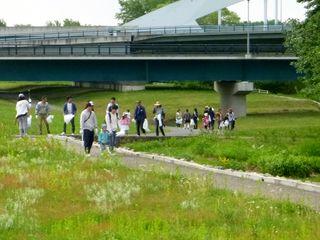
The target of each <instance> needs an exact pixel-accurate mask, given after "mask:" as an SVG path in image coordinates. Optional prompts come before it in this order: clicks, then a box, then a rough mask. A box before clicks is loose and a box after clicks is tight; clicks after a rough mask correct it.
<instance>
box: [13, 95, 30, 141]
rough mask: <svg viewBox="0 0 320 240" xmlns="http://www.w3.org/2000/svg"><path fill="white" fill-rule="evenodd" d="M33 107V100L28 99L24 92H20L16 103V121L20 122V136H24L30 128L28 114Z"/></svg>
mask: <svg viewBox="0 0 320 240" xmlns="http://www.w3.org/2000/svg"><path fill="white" fill-rule="evenodd" d="M30 108H31V102H28V101H27V100H26V97H25V96H24V94H22V93H20V94H19V96H18V101H17V104H16V112H17V114H16V121H18V124H19V131H20V136H21V137H24V136H26V135H27V130H28V115H29V111H30Z"/></svg>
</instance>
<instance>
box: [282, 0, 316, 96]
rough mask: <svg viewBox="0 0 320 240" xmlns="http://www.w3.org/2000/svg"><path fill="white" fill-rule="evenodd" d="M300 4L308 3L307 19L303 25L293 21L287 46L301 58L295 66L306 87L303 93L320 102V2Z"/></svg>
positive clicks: (308, 1)
mask: <svg viewBox="0 0 320 240" xmlns="http://www.w3.org/2000/svg"><path fill="white" fill-rule="evenodd" d="M298 2H301V3H308V5H307V9H308V13H307V19H306V20H305V21H304V22H302V23H300V22H298V21H296V20H292V21H291V23H292V25H293V30H292V31H291V32H290V33H289V34H288V37H287V41H286V45H287V46H288V47H289V49H290V50H293V51H294V52H295V54H296V56H297V57H299V59H298V61H297V62H296V63H294V65H295V67H296V68H297V71H298V72H299V73H301V74H302V77H301V79H302V80H303V81H304V83H305V85H306V86H305V88H304V89H303V90H302V92H303V93H304V94H305V95H306V96H308V97H311V98H313V99H315V100H320V32H319V29H320V1H319V0H298Z"/></svg>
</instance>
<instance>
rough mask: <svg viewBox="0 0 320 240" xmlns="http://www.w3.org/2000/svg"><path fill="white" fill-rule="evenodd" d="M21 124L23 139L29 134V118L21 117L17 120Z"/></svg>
mask: <svg viewBox="0 0 320 240" xmlns="http://www.w3.org/2000/svg"><path fill="white" fill-rule="evenodd" d="M17 120H18V123H19V130H20V136H21V137H23V136H25V135H26V134H27V129H28V116H27V115H25V116H20V117H18V118H17Z"/></svg>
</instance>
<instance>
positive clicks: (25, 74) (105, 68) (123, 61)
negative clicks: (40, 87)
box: [0, 56, 298, 83]
mask: <svg viewBox="0 0 320 240" xmlns="http://www.w3.org/2000/svg"><path fill="white" fill-rule="evenodd" d="M293 60H294V58H289V57H264V58H263V57H260V58H258V57H257V58H251V59H246V58H244V57H212V58H210V57H207V58H206V57H203V58H201V57H192V58H191V57H189V58H188V57H185V58H184V57H182V56H179V57H149V58H148V57H145V58H143V57H141V58H137V57H114V58H94V57H91V58H90V57H87V58H2V59H0V81H74V82H112V83H116V82H163V81H293V80H296V79H297V77H298V76H297V73H296V71H295V69H294V67H293V66H292V65H291V62H292V61H293Z"/></svg>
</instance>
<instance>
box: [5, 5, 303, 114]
mask: <svg viewBox="0 0 320 240" xmlns="http://www.w3.org/2000/svg"><path fill="white" fill-rule="evenodd" d="M201 1H202V2H206V1H207V0H201ZM201 1H199V2H201ZM217 1H220V2H221V0H217ZM178 2H183V3H184V4H187V2H186V0H180V1H178ZM229 2H230V1H229ZM231 2H234V1H232V0H231ZM164 8H166V7H164ZM160 10H161V9H160ZM160 10H159V11H160ZM156 11H158V10H156ZM147 16H148V14H147V15H146V16H145V17H146V18H147V19H148V17H147ZM145 17H142V19H140V20H143V21H145ZM140 20H139V21H140ZM151 22H152V21H151ZM133 23H134V24H135V23H136V21H133ZM141 25H142V27H139V26H138V27H137V26H132V25H130V23H129V24H126V25H124V26H120V27H107V26H105V27H79V28H71V29H70V28H43V27H40V28H39V27H31V28H20V29H19V28H2V29H1V28H0V80H7V81H10V80H11V81H49V80H52V81H74V82H76V83H77V85H79V86H88V85H92V84H94V85H95V86H97V85H99V86H102V85H103V86H104V87H108V88H111V89H115V90H138V89H143V88H144V84H145V83H147V82H164V81H190V80H192V81H212V82H215V89H216V91H218V92H219V93H220V94H221V102H222V107H223V108H228V107H233V108H234V109H235V111H236V114H237V116H242V115H245V114H246V97H245V96H246V94H248V93H249V92H251V91H252V90H253V84H252V82H254V81H257V80H259V81H261V80H262V81H270V80H273V81H292V80H295V79H297V73H296V71H295V69H294V67H293V66H292V65H291V62H292V61H295V60H296V57H295V56H293V55H292V53H290V52H288V51H287V50H286V49H285V47H284V44H283V43H284V39H285V35H286V32H287V31H290V30H291V26H290V25H285V24H275V25H268V24H266V23H264V24H263V25H254V24H249V23H247V24H241V25H221V24H218V25H208V26H199V25H181V26H169V25H164V26H163V27H158V26H151V27H144V26H143V24H141ZM151 25H152V24H151Z"/></svg>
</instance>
